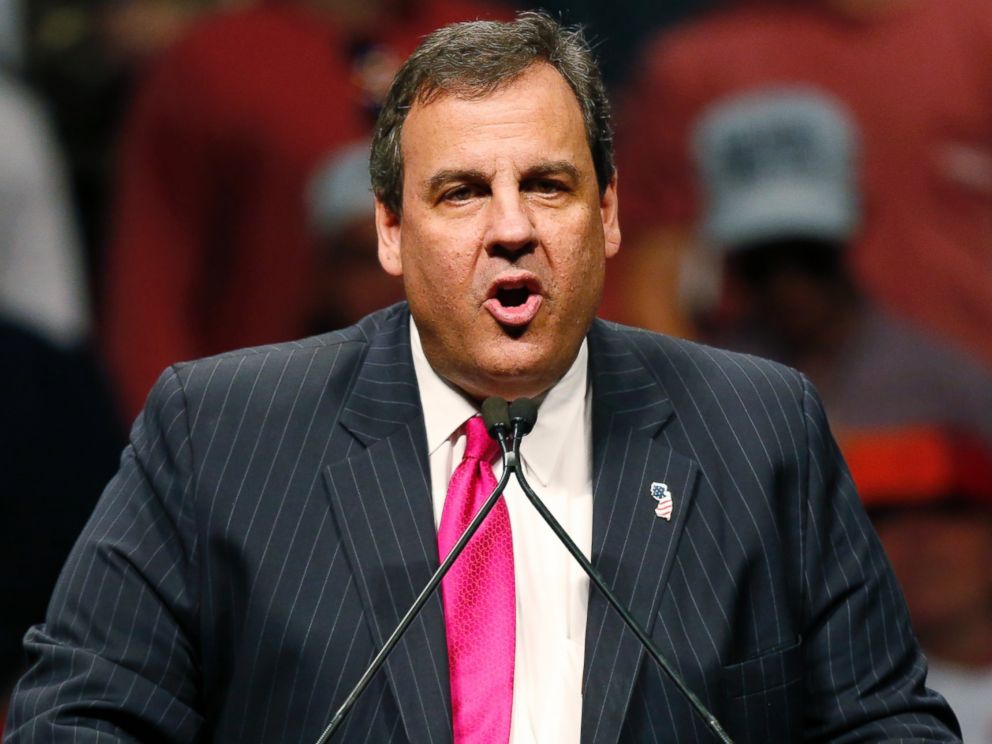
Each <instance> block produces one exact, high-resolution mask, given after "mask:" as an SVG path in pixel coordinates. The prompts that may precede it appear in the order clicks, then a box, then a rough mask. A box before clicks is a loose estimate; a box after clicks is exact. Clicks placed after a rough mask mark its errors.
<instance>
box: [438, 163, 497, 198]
mask: <svg viewBox="0 0 992 744" xmlns="http://www.w3.org/2000/svg"><path fill="white" fill-rule="evenodd" d="M487 180H488V176H487V175H486V174H485V173H483V172H482V171H480V170H475V169H471V168H469V169H464V168H445V169H444V170H440V171H438V172H437V173H435V174H434V175H433V176H431V177H430V178H429V179H427V186H426V188H425V189H424V191H425V193H427V194H430V195H433V194H436V193H437V192H438V191H440V190H441V188H442V187H443V186H444V185H445V184H448V183H455V182H463V181H467V182H469V183H479V182H480V181H482V182H484V181H487Z"/></svg>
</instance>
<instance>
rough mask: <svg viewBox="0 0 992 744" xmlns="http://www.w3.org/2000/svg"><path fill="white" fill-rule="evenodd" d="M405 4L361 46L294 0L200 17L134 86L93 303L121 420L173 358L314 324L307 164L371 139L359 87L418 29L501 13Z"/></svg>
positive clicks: (448, 4)
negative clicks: (102, 281)
mask: <svg viewBox="0 0 992 744" xmlns="http://www.w3.org/2000/svg"><path fill="white" fill-rule="evenodd" d="M407 5H409V8H410V9H409V11H408V12H403V13H401V14H399V15H397V16H395V17H391V18H390V22H389V23H388V24H385V25H383V26H382V27H381V28H378V29H375V30H374V31H373V34H372V36H371V38H368V39H363V40H358V39H356V38H355V37H354V36H346V35H345V33H344V32H343V31H342V30H341V29H338V28H335V27H334V25H333V24H332V23H330V22H329V21H328V19H327V17H326V16H318V15H317V14H316V13H314V12H313V11H310V10H308V9H307V8H306V4H305V3H304V2H269V3H262V4H260V5H258V6H252V7H247V8H243V9H238V10H231V11H222V12H219V13H216V14H213V15H211V16H208V17H205V18H202V19H201V20H199V21H197V22H195V23H194V25H193V27H192V28H191V29H190V30H189V31H188V32H187V33H186V34H185V35H184V36H183V37H182V38H181V39H180V40H179V41H178V43H176V44H175V45H173V46H172V47H171V48H170V49H168V50H167V51H166V52H165V53H164V54H163V55H162V57H161V58H160V59H159V60H158V61H157V63H156V64H155V65H154V67H153V69H152V70H151V71H150V73H149V75H148V77H147V79H145V80H144V81H143V83H142V84H140V85H139V88H138V92H137V96H136V99H135V101H134V103H133V106H132V109H131V111H130V112H129V115H128V117H127V121H126V126H125V130H124V133H123V139H122V141H121V146H120V150H119V154H118V157H119V163H118V173H117V197H116V204H115V208H114V211H113V212H112V214H111V221H112V225H111V227H112V242H111V245H110V247H109V249H108V255H107V266H106V271H107V284H106V286H107V296H106V297H105V303H104V313H103V315H104V327H103V334H104V342H105V348H106V352H107V355H108V362H109V364H110V367H111V372H112V375H113V377H114V382H115V384H116V387H117V389H118V391H119V393H120V397H121V400H122V405H123V408H124V413H125V414H126V415H127V416H128V417H132V416H134V415H135V414H136V413H137V412H138V411H139V410H140V409H141V406H142V405H143V403H144V399H145V396H146V395H147V392H148V390H149V388H150V387H151V385H152V383H153V382H154V381H155V379H156V378H157V376H158V375H159V373H160V372H161V371H162V370H163V369H164V368H165V367H167V366H168V365H170V364H173V363H175V362H178V361H181V360H185V359H192V358H196V357H202V356H205V355H209V354H214V353H217V352H221V351H225V350H228V349H234V348H238V347H243V346H252V345H258V344H264V343H270V342H275V341H281V340H287V339H290V338H294V337H298V336H301V335H304V334H306V333H308V332H309V331H310V330H311V326H310V322H311V320H312V317H313V313H314V292H315V288H314V287H313V286H312V285H311V280H312V278H313V276H314V266H315V260H316V255H315V254H316V248H315V245H314V243H313V237H312V236H311V235H310V233H309V230H308V215H307V213H306V203H305V199H304V194H305V189H306V187H307V184H308V182H309V179H310V177H311V176H312V174H313V171H314V169H315V168H316V166H318V165H319V164H320V163H322V162H324V161H325V159H326V158H327V157H328V156H329V155H330V154H331V153H332V152H333V151H334V150H335V149H337V148H339V147H341V146H342V145H344V144H346V143H348V142H350V141H353V140H354V139H356V138H359V137H362V136H366V135H367V134H368V133H369V131H370V129H371V124H372V118H371V116H370V111H369V101H368V100H367V93H368V91H367V90H366V87H367V86H369V85H371V86H372V87H374V86H375V84H376V83H375V79H376V77H377V76H378V77H380V78H381V77H382V75H383V71H382V68H383V66H385V67H386V68H390V66H396V65H398V64H399V63H400V62H402V60H403V58H405V56H406V55H407V54H409V52H411V51H412V50H413V49H414V47H415V46H416V45H417V43H419V41H420V38H421V36H423V35H424V34H426V33H428V32H430V31H432V30H434V29H435V28H437V27H438V26H441V25H444V24H446V23H450V22H453V21H456V20H464V19H467V18H475V17H482V16H484V17H497V16H498V17H509V16H510V13H509V11H508V10H506V9H505V8H501V7H499V6H494V7H493V8H490V7H488V6H483V5H473V4H466V3H457V2H453V0H434V1H433V2H426V3H413V4H406V3H400V4H399V6H402V7H406V6H407ZM399 6H398V7H399ZM370 48H374V49H375V50H377V52H376V54H374V55H369V54H367V52H368V51H369V49H370ZM380 52H381V53H380ZM370 60H372V61H370ZM384 60H385V61H384ZM391 73H392V70H391V69H388V70H387V72H386V73H385V74H386V82H387V83H388V79H389V78H390V77H391ZM359 187H360V188H364V186H359ZM369 209H370V210H371V209H372V201H371V197H370V199H369Z"/></svg>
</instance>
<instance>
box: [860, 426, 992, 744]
mask: <svg viewBox="0 0 992 744" xmlns="http://www.w3.org/2000/svg"><path fill="white" fill-rule="evenodd" d="M845 455H846V457H847V459H848V462H849V464H850V466H851V472H852V475H853V476H854V479H855V481H856V483H857V485H858V492H859V493H860V494H861V498H862V500H863V501H864V502H865V506H866V507H867V509H868V513H869V516H871V518H872V521H873V522H874V524H875V528H876V529H877V531H878V534H879V537H880V538H881V540H882V545H883V546H884V548H885V551H886V553H887V554H888V556H889V560H890V561H891V562H892V567H893V569H894V570H895V573H896V578H898V579H899V582H900V584H901V585H902V588H903V592H904V593H905V595H906V601H907V603H908V604H909V610H910V615H911V616H912V619H913V628H914V630H915V631H916V634H917V637H918V638H919V640H920V645H922V646H923V650H924V652H925V653H926V655H927V661H928V662H929V674H928V675H927V679H928V681H929V683H930V684H932V685H933V686H934V688H935V689H938V690H940V691H941V693H942V694H943V695H944V696H946V698H947V701H948V702H949V703H950V704H951V706H953V708H954V712H955V713H956V714H957V716H958V720H959V722H960V723H961V731H962V734H963V735H964V741H966V742H969V744H992V706H990V705H989V702H990V701H992V571H989V566H990V565H992V454H990V450H989V449H988V448H987V447H985V446H983V445H980V444H976V443H975V442H974V441H969V440H968V437H967V435H966V434H963V433H962V432H951V431H948V430H945V429H941V428H939V427H915V428H908V429H900V428H896V429H890V430H879V431H862V432H860V433H859V434H858V435H856V436H851V437H849V438H848V442H847V445H846V448H845Z"/></svg>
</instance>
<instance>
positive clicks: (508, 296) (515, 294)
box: [496, 286, 531, 307]
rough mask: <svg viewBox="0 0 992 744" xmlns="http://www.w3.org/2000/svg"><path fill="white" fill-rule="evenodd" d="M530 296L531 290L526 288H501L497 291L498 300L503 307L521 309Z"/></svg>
mask: <svg viewBox="0 0 992 744" xmlns="http://www.w3.org/2000/svg"><path fill="white" fill-rule="evenodd" d="M530 295H531V292H530V289H529V288H528V287H526V286H521V287H500V288H499V289H498V290H496V299H497V300H498V301H499V304H500V305H502V306H503V307H520V306H521V305H523V304H524V303H525V302H527V298H528V297H530Z"/></svg>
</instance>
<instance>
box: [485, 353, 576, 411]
mask: <svg viewBox="0 0 992 744" xmlns="http://www.w3.org/2000/svg"><path fill="white" fill-rule="evenodd" d="M517 343H521V342H517ZM501 350H502V353H501ZM560 359H561V357H560V356H555V355H553V354H550V353H549V352H547V351H541V350H537V349H527V348H519V347H518V348H513V347H511V348H505V347H504V345H503V344H498V345H496V346H495V348H494V347H490V348H488V349H485V350H484V352H483V353H482V354H481V355H480V358H479V359H478V366H477V367H475V368H474V370H473V373H472V374H471V378H472V379H471V380H469V381H468V384H469V385H470V387H467V388H466V390H467V392H469V393H471V394H472V395H474V396H476V397H479V398H487V397H489V396H490V395H498V396H500V397H501V398H506V399H507V400H513V399H514V398H534V397H537V396H539V395H541V394H542V393H544V392H545V391H546V390H547V389H548V388H550V387H552V386H553V385H554V384H555V383H556V382H557V381H558V380H559V379H560V378H561V377H562V375H564V374H565V372H567V371H568V367H569V365H570V364H571V361H569V362H568V363H567V364H563V363H562V362H561V361H560Z"/></svg>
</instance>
